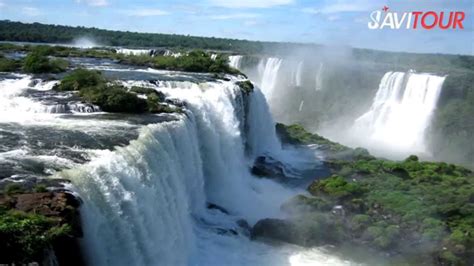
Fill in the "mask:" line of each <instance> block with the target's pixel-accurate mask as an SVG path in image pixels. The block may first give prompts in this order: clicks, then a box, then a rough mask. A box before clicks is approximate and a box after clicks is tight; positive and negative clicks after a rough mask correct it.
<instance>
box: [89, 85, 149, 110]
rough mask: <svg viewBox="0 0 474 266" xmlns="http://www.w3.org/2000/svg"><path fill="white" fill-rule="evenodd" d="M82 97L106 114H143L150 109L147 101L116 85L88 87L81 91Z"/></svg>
mask: <svg viewBox="0 0 474 266" xmlns="http://www.w3.org/2000/svg"><path fill="white" fill-rule="evenodd" d="M80 95H81V97H82V98H83V99H84V100H85V101H87V102H89V103H92V104H96V105H98V106H100V108H101V109H102V110H104V111H106V112H114V113H143V112H145V111H147V107H148V106H147V101H146V100H144V99H141V98H138V97H137V95H136V94H133V93H131V92H127V91H126V89H125V88H124V87H123V86H120V85H115V84H114V85H105V84H102V85H99V86H95V87H87V88H84V89H82V90H81V91H80Z"/></svg>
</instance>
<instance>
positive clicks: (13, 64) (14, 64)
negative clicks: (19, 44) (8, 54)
mask: <svg viewBox="0 0 474 266" xmlns="http://www.w3.org/2000/svg"><path fill="white" fill-rule="evenodd" d="M19 67H20V63H19V62H18V61H16V60H13V59H8V58H5V57H4V56H3V55H0V72H12V71H15V70H17V69H18V68H19Z"/></svg>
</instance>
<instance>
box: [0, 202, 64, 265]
mask: <svg viewBox="0 0 474 266" xmlns="http://www.w3.org/2000/svg"><path fill="white" fill-rule="evenodd" d="M71 232H72V229H71V227H70V226H69V225H67V224H60V223H59V221H58V220H57V219H54V218H48V217H46V216H43V215H37V214H28V213H24V212H20V211H15V210H9V211H7V210H5V209H2V208H0V239H2V241H0V250H1V251H2V256H1V257H2V260H3V261H4V262H15V263H20V264H21V263H31V262H35V261H40V258H43V256H44V254H43V252H44V251H45V249H48V248H50V247H51V243H53V242H54V241H56V240H57V239H59V238H61V237H64V236H67V235H69V234H70V233H71Z"/></svg>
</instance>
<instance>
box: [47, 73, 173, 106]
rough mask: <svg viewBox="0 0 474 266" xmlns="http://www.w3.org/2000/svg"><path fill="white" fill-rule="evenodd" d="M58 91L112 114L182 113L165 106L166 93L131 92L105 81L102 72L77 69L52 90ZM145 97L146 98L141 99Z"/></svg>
mask: <svg viewBox="0 0 474 266" xmlns="http://www.w3.org/2000/svg"><path fill="white" fill-rule="evenodd" d="M53 89H54V90H57V91H79V95H80V96H81V98H82V99H83V100H84V101H86V102H88V103H91V104H95V105H98V106H99V107H100V108H101V109H102V110H103V111H106V112H113V113H144V112H150V113H172V112H179V111H180V110H179V109H178V108H175V107H171V106H169V105H167V104H165V103H164V101H165V97H164V95H163V94H161V93H159V92H157V91H155V90H153V89H150V88H142V87H132V88H131V89H130V90H128V89H127V88H125V87H124V86H122V85H119V84H116V83H114V82H109V81H108V80H106V79H105V78H104V77H103V76H102V74H101V73H100V72H99V71H94V70H86V69H76V70H74V71H72V72H71V73H69V74H68V75H66V76H65V77H64V78H63V79H62V80H61V82H60V83H58V84H56V85H55V86H54V88H53ZM137 94H144V95H145V96H146V99H143V98H140V97H138V95H137Z"/></svg>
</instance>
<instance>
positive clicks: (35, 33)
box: [0, 21, 283, 52]
mask: <svg viewBox="0 0 474 266" xmlns="http://www.w3.org/2000/svg"><path fill="white" fill-rule="evenodd" d="M80 36H90V37H91V38H93V39H94V40H96V41H97V42H98V43H100V44H102V45H110V46H125V47H176V48H185V49H212V50H233V51H241V52H250V51H254V52H258V51H261V50H263V44H264V43H262V42H253V41H245V40H235V39H223V38H214V37H211V38H207V37H194V36H189V35H188V36H185V35H176V34H156V33H153V34H152V33H137V32H120V31H109V30H101V29H96V28H85V27H68V26H59V25H45V24H40V23H33V24H27V23H21V22H11V21H0V39H1V40H9V41H21V42H43V43H72V42H73V41H74V40H75V39H76V38H78V37H80ZM265 44H266V45H275V46H282V45H283V44H277V43H265Z"/></svg>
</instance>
